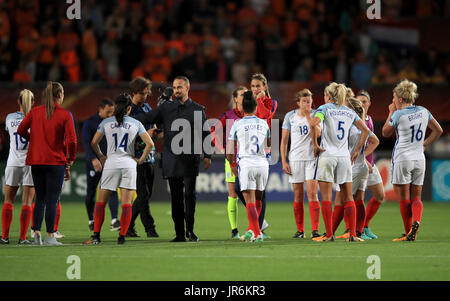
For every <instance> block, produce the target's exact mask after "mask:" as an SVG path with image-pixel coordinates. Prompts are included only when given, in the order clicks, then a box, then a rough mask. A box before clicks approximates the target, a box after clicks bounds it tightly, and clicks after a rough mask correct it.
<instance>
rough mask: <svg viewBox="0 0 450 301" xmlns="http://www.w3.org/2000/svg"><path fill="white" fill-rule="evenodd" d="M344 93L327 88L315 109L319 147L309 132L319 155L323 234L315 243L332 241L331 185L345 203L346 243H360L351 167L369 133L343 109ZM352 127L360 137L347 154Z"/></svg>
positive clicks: (337, 86) (336, 86)
mask: <svg viewBox="0 0 450 301" xmlns="http://www.w3.org/2000/svg"><path fill="white" fill-rule="evenodd" d="M346 93H347V90H346V87H345V86H344V85H343V84H337V83H331V84H329V85H328V86H327V87H326V88H325V91H324V99H325V104H324V105H322V106H320V107H319V108H318V109H317V112H316V114H315V116H314V119H313V122H312V124H311V127H312V128H314V127H316V126H318V124H319V123H320V122H321V121H323V129H322V139H321V146H320V147H319V145H318V143H317V137H316V136H315V135H314V133H315V131H313V130H312V133H313V136H314V137H313V145H314V150H315V151H314V152H315V153H316V154H318V153H320V155H319V158H318V163H317V165H316V173H315V177H314V178H315V179H316V180H318V181H319V187H320V193H321V196H322V216H323V219H324V223H325V228H326V234H325V235H323V236H320V237H316V238H314V239H313V240H315V241H333V240H334V233H333V229H332V211H333V210H332V203H331V199H332V186H333V183H336V184H338V185H339V187H340V191H341V194H342V198H343V200H344V203H345V207H344V217H345V218H346V219H347V220H348V221H349V226H350V237H349V239H348V241H361V239H360V238H358V237H357V236H356V207H355V202H354V201H353V195H352V166H351V164H352V162H355V160H356V158H357V156H358V154H359V153H360V152H361V150H362V148H363V146H364V143H365V142H366V140H367V137H368V135H369V132H370V131H369V129H368V128H367V126H366V125H365V124H364V122H363V121H362V120H361V119H360V118H359V117H358V115H357V114H356V112H354V111H353V110H351V109H349V108H348V107H346V106H345V105H344V102H345V98H346ZM352 125H355V126H356V127H357V128H358V129H359V130H361V136H360V139H359V141H358V143H357V145H356V147H355V150H354V151H353V153H352V154H350V152H349V149H348V136H349V133H350V127H351V126H352Z"/></svg>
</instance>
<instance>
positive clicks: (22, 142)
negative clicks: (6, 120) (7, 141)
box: [14, 132, 28, 150]
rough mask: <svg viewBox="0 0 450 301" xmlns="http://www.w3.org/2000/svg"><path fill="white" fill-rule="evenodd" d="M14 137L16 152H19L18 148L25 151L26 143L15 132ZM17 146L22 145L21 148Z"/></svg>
mask: <svg viewBox="0 0 450 301" xmlns="http://www.w3.org/2000/svg"><path fill="white" fill-rule="evenodd" d="M14 136H16V150H19V148H20V147H22V150H25V149H27V146H28V141H27V140H26V139H25V138H23V137H22V136H20V135H19V134H17V132H15V133H14ZM19 144H23V146H22V145H19Z"/></svg>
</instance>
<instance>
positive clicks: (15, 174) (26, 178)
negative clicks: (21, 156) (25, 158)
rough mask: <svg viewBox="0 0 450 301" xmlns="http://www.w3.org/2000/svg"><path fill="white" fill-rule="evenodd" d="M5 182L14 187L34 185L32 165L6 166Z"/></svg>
mask: <svg viewBox="0 0 450 301" xmlns="http://www.w3.org/2000/svg"><path fill="white" fill-rule="evenodd" d="M5 184H6V185H8V186H12V187H17V186H19V185H23V186H34V183H33V176H32V175H31V166H23V167H18V166H7V167H6V168H5Z"/></svg>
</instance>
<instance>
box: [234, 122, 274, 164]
mask: <svg viewBox="0 0 450 301" xmlns="http://www.w3.org/2000/svg"><path fill="white" fill-rule="evenodd" d="M266 138H270V129H269V126H268V125H267V122H266V121H265V120H263V119H260V118H258V117H256V116H246V117H243V118H242V119H240V120H238V121H236V122H235V123H234V124H233V126H232V127H231V130H230V134H229V136H228V140H234V141H237V145H238V153H237V162H238V164H239V166H241V165H242V164H243V163H244V162H245V164H246V165H249V166H268V165H269V163H268V161H267V159H266V153H265V149H264V147H265V140H266Z"/></svg>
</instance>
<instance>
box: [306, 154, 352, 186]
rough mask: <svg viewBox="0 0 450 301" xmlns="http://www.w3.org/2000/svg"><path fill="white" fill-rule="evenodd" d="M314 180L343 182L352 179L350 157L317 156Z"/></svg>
mask: <svg viewBox="0 0 450 301" xmlns="http://www.w3.org/2000/svg"><path fill="white" fill-rule="evenodd" d="M314 179H315V180H318V181H323V182H330V183H336V184H344V183H349V182H351V181H352V163H351V161H350V157H319V160H318V163H317V166H316V171H315V176H314Z"/></svg>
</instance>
